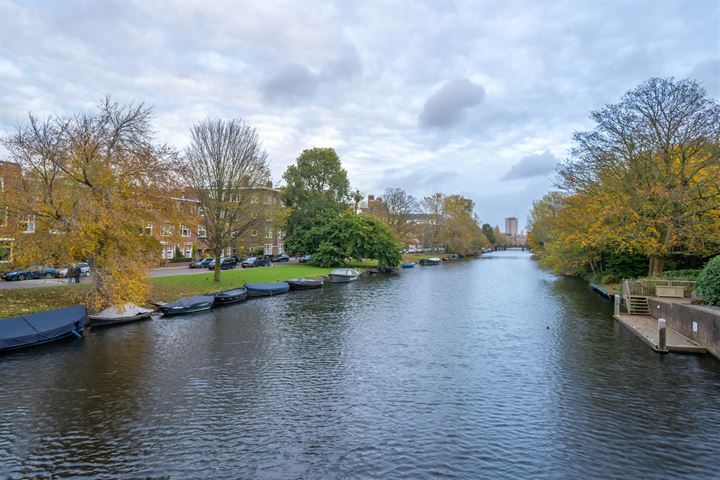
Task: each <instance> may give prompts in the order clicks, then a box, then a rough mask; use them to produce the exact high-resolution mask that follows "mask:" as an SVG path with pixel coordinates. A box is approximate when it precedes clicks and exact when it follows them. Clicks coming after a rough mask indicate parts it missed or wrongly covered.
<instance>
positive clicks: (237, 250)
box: [0, 161, 284, 264]
mask: <svg viewBox="0 0 720 480" xmlns="http://www.w3.org/2000/svg"><path fill="white" fill-rule="evenodd" d="M20 176H21V169H20V166H19V165H17V164H16V163H11V162H4V161H0V264H7V263H11V262H12V260H13V256H12V250H13V245H14V243H15V237H16V236H17V235H18V234H23V233H27V234H30V233H33V232H34V231H35V221H34V218H33V217H32V216H27V217H22V218H18V217H16V216H14V215H12V214H10V213H9V211H8V207H7V205H6V202H5V195H7V194H8V186H9V185H11V184H12V182H13V181H16V180H17V179H19V178H20ZM248 190H249V191H250V192H251V194H252V195H253V197H252V198H251V204H257V205H258V207H262V208H258V211H259V212H260V211H263V212H265V213H266V215H267V217H266V218H265V220H264V221H262V220H261V221H260V222H258V223H259V225H258V226H257V228H254V229H251V230H250V231H248V232H246V234H245V235H243V236H241V237H239V238H238V239H236V241H235V244H234V245H233V246H232V247H230V248H228V249H227V250H226V252H225V254H226V255H238V256H246V255H249V254H250V253H256V252H258V251H259V250H262V251H263V252H264V253H265V254H266V255H279V254H280V253H283V252H284V245H283V236H282V233H283V232H282V230H280V229H278V228H276V227H275V226H274V225H273V222H272V214H271V212H272V209H273V208H277V207H279V206H280V197H279V193H280V191H279V190H278V189H276V188H273V186H272V182H268V183H267V184H266V185H265V186H264V187H258V188H252V189H248ZM170 201H175V202H178V203H179V204H180V206H181V207H180V208H181V209H182V210H183V211H184V212H185V213H186V214H187V215H186V218H188V220H187V223H188V224H187V225H183V224H180V225H173V224H171V223H166V224H163V225H147V226H146V227H145V234H146V235H151V236H153V237H154V238H155V239H157V240H158V242H159V244H160V248H159V251H158V254H159V255H158V261H162V260H168V259H172V258H175V257H176V254H177V252H180V253H181V254H182V256H183V257H185V258H188V259H190V258H200V257H202V256H204V255H212V253H211V252H210V251H209V245H208V244H207V242H206V238H207V235H206V232H205V229H204V228H203V226H202V223H203V221H202V217H203V212H202V208H201V207H200V202H199V201H198V200H197V199H196V198H193V197H192V195H181V196H180V197H179V198H174V199H172V200H170ZM268 207H270V208H268ZM18 222H19V223H18Z"/></svg>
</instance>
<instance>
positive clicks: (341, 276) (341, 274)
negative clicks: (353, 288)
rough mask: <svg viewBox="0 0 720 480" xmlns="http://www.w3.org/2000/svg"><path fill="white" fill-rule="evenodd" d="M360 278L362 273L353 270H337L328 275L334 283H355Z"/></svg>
mask: <svg viewBox="0 0 720 480" xmlns="http://www.w3.org/2000/svg"><path fill="white" fill-rule="evenodd" d="M359 276H360V272H358V271H357V270H353V269H352V268H336V269H335V270H333V271H332V272H330V274H329V275H328V277H329V278H330V281H331V282H332V283H348V282H354V281H355V280H357V279H358V277H359Z"/></svg>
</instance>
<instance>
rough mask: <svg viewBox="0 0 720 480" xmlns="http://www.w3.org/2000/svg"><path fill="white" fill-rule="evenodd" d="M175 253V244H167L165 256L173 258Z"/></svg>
mask: <svg viewBox="0 0 720 480" xmlns="http://www.w3.org/2000/svg"><path fill="white" fill-rule="evenodd" d="M174 254H175V247H174V246H173V245H166V246H165V258H167V259H168V260H169V259H171V258H173V255H174Z"/></svg>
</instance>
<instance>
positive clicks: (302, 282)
mask: <svg viewBox="0 0 720 480" xmlns="http://www.w3.org/2000/svg"><path fill="white" fill-rule="evenodd" d="M287 283H288V285H290V290H292V291H298V290H313V289H315V288H320V287H322V286H323V285H324V284H325V282H323V281H322V280H319V279H316V278H291V279H290V280H288V281H287Z"/></svg>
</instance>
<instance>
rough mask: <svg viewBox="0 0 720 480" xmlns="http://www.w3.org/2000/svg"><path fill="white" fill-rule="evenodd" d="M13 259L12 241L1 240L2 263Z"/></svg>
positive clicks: (0, 255)
mask: <svg viewBox="0 0 720 480" xmlns="http://www.w3.org/2000/svg"><path fill="white" fill-rule="evenodd" d="M11 260H12V242H11V241H9V240H7V241H0V263H7V262H9V261H11Z"/></svg>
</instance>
